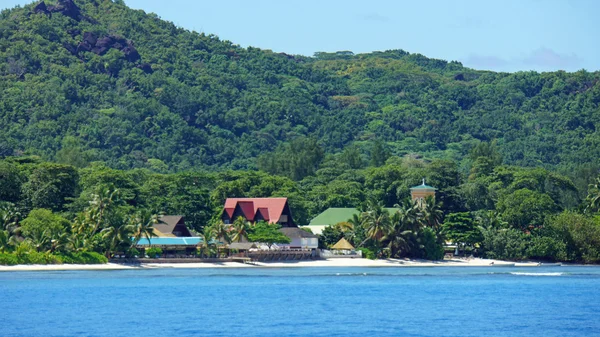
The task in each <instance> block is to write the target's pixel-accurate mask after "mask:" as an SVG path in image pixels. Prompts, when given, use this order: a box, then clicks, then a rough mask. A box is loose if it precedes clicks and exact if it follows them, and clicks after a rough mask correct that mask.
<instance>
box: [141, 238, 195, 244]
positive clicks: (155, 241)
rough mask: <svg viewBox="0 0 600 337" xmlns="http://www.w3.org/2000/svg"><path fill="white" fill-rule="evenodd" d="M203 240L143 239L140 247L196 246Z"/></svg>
mask: <svg viewBox="0 0 600 337" xmlns="http://www.w3.org/2000/svg"><path fill="white" fill-rule="evenodd" d="M200 242H202V239H201V238H199V237H180V238H150V242H148V239H146V238H142V239H140V241H138V243H137V245H138V246H150V245H152V246H196V245H198V244H199V243H200Z"/></svg>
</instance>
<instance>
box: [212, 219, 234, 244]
mask: <svg viewBox="0 0 600 337" xmlns="http://www.w3.org/2000/svg"><path fill="white" fill-rule="evenodd" d="M212 229H213V233H214V234H215V238H216V239H217V240H218V241H221V242H225V243H231V237H230V235H229V232H230V231H231V225H226V224H225V223H224V222H223V221H218V222H215V223H214V224H213V225H212Z"/></svg>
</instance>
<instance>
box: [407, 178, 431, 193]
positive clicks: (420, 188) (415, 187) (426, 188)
mask: <svg viewBox="0 0 600 337" xmlns="http://www.w3.org/2000/svg"><path fill="white" fill-rule="evenodd" d="M410 189H411V190H432V191H435V190H437V188H435V187H431V186H429V185H425V179H423V183H422V184H421V185H419V186H413V187H411V188H410Z"/></svg>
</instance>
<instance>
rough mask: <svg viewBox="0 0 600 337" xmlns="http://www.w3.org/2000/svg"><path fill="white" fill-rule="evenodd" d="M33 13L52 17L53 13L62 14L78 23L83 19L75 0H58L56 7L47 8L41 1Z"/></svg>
mask: <svg viewBox="0 0 600 337" xmlns="http://www.w3.org/2000/svg"><path fill="white" fill-rule="evenodd" d="M33 13H36V14H46V15H50V16H52V13H60V14H62V15H65V16H68V17H70V18H72V19H73V20H76V21H80V20H81V19H83V15H81V11H80V10H79V7H77V5H76V4H75V3H74V2H73V0H58V3H57V4H56V5H55V6H46V3H45V2H44V1H40V2H39V3H38V4H37V5H35V7H33Z"/></svg>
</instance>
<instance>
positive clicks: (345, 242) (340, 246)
mask: <svg viewBox="0 0 600 337" xmlns="http://www.w3.org/2000/svg"><path fill="white" fill-rule="evenodd" d="M331 249H354V246H352V244H351V243H350V242H348V240H346V239H345V238H341V239H340V241H338V242H337V243H336V244H335V245H333V246H331Z"/></svg>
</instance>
